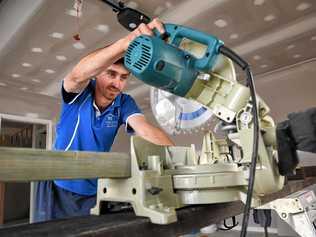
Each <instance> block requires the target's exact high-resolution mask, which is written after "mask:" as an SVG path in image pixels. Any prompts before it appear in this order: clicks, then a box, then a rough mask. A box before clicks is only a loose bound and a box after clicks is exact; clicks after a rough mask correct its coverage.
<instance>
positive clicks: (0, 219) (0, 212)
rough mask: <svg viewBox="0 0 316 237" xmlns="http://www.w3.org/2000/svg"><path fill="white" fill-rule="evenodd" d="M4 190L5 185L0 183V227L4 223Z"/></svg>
mask: <svg viewBox="0 0 316 237" xmlns="http://www.w3.org/2000/svg"><path fill="white" fill-rule="evenodd" d="M4 190H5V183H3V182H0V225H2V224H3V223H4Z"/></svg>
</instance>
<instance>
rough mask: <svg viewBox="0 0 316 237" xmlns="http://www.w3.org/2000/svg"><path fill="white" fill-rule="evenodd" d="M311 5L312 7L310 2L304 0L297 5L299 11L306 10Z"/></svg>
mask: <svg viewBox="0 0 316 237" xmlns="http://www.w3.org/2000/svg"><path fill="white" fill-rule="evenodd" d="M310 7H311V4H310V3H307V2H302V3H300V4H299V5H297V7H296V10H297V11H304V10H306V9H308V8H310Z"/></svg>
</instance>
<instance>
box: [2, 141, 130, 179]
mask: <svg viewBox="0 0 316 237" xmlns="http://www.w3.org/2000/svg"><path fill="white" fill-rule="evenodd" d="M97 177H98V178H127V177H130V158H129V156H128V155H127V154H126V153H116V152H81V151H80V152H74V151H67V152H64V151H47V150H40V149H25V148H2V147H1V148H0V181H37V180H51V179H77V178H97Z"/></svg>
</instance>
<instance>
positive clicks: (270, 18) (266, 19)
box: [263, 14, 275, 21]
mask: <svg viewBox="0 0 316 237" xmlns="http://www.w3.org/2000/svg"><path fill="white" fill-rule="evenodd" d="M274 19H275V16H274V15H272V14H270V15H267V16H265V17H264V18H263V20H264V21H273V20H274Z"/></svg>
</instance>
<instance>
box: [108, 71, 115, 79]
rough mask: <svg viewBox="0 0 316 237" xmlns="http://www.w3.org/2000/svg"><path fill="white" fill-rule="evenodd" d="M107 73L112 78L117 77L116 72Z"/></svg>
mask: <svg viewBox="0 0 316 237" xmlns="http://www.w3.org/2000/svg"><path fill="white" fill-rule="evenodd" d="M107 75H108V76H109V77H111V78H114V77H115V73H114V72H107Z"/></svg>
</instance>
